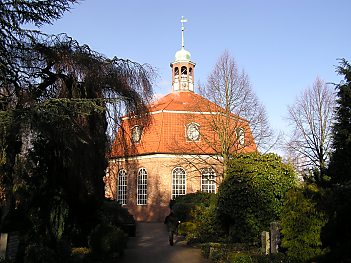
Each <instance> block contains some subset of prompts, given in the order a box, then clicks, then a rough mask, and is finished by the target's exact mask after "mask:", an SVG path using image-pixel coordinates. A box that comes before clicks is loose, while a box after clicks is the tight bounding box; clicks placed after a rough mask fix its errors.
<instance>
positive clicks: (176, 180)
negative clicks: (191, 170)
mask: <svg viewBox="0 0 351 263" xmlns="http://www.w3.org/2000/svg"><path fill="white" fill-rule="evenodd" d="M180 195H186V172H185V170H184V169H183V168H182V167H175V168H174V169H173V170H172V200H174V199H175V198H176V197H177V196H180Z"/></svg>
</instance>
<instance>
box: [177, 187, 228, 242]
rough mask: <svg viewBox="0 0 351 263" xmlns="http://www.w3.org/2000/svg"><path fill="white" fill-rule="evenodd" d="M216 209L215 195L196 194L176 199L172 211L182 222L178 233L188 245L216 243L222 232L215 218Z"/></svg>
mask: <svg viewBox="0 0 351 263" xmlns="http://www.w3.org/2000/svg"><path fill="white" fill-rule="evenodd" d="M216 207H217V196H216V195H215V194H210V193H202V192H197V193H192V194H187V195H184V196H179V197H177V198H176V200H175V201H174V205H173V207H172V210H173V212H174V213H175V215H176V216H177V218H178V219H179V220H180V221H181V222H182V223H181V224H180V226H179V233H180V234H183V235H185V236H186V239H187V241H188V242H190V243H191V242H200V243H201V242H209V241H218V240H219V239H220V238H222V237H223V231H222V229H221V227H220V224H219V222H218V220H217V217H216Z"/></svg>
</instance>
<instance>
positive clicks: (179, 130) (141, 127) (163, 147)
mask: <svg viewBox="0 0 351 263" xmlns="http://www.w3.org/2000/svg"><path fill="white" fill-rule="evenodd" d="M181 22H182V46H181V49H180V50H179V51H177V52H176V54H175V59H174V61H173V62H172V63H171V64H170V66H171V74H172V92H171V93H169V94H167V95H166V96H164V97H162V98H160V99H159V100H157V101H155V102H153V103H151V104H150V105H148V109H149V112H148V116H149V119H150V121H149V122H148V124H145V121H144V120H143V119H142V118H141V117H139V116H128V117H122V120H121V126H120V128H119V130H118V132H117V135H116V139H115V141H114V143H113V146H112V150H111V153H110V156H109V165H108V170H107V174H106V177H105V195H106V197H107V198H110V199H114V200H116V201H117V202H120V203H121V204H122V206H124V207H126V208H127V209H128V210H129V212H130V213H131V214H132V215H133V216H134V218H135V219H136V220H137V221H163V220H164V218H165V216H166V215H167V214H168V213H169V202H170V200H172V199H174V198H176V197H177V196H180V195H185V194H188V193H194V192H197V191H202V192H216V191H217V188H218V185H219V183H220V182H221V179H222V177H221V175H222V174H223V158H222V155H221V152H222V147H223V145H222V143H223V140H222V139H221V136H222V134H221V132H219V130H218V127H219V126H223V125H224V124H225V123H226V124H227V125H228V124H229V126H228V127H230V128H229V129H228V130H230V129H231V128H232V129H233V130H235V132H233V133H228V136H233V137H235V138H233V141H234V142H235V143H233V145H232V146H231V147H232V152H233V153H236V152H252V151H256V150H257V149H256V145H255V142H254V140H253V136H252V133H251V130H250V127H249V123H248V121H246V120H245V119H243V118H241V117H240V116H237V115H235V114H234V113H230V114H225V110H224V109H223V108H221V107H220V106H218V105H216V104H214V103H212V102H211V101H209V100H208V99H206V98H204V97H202V96H200V95H199V94H197V93H196V92H195V89H194V73H195V63H194V62H193V61H191V56H190V52H188V51H187V50H185V48H184V24H183V22H185V21H184V20H183V19H182V21H181ZM222 128H223V127H222ZM221 141H222V143H221ZM233 156H234V157H233V158H235V155H233Z"/></svg>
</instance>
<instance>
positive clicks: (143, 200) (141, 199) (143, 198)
mask: <svg viewBox="0 0 351 263" xmlns="http://www.w3.org/2000/svg"><path fill="white" fill-rule="evenodd" d="M137 204H138V205H146V204H147V172H146V169H145V168H141V169H139V171H138V177H137Z"/></svg>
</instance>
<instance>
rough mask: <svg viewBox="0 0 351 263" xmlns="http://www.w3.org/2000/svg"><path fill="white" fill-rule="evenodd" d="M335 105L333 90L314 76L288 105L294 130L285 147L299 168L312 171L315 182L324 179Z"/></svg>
mask: <svg viewBox="0 0 351 263" xmlns="http://www.w3.org/2000/svg"><path fill="white" fill-rule="evenodd" d="M334 107H335V97H334V93H333V90H332V89H331V88H330V87H329V86H328V85H327V84H326V83H324V82H323V81H322V80H321V79H319V78H317V79H316V80H315V82H314V84H313V86H312V87H310V88H307V89H306V90H305V91H304V92H303V93H302V94H301V95H300V97H298V98H297V99H296V101H295V103H294V104H293V105H292V106H290V107H289V108H288V110H289V122H290V125H291V126H292V127H293V131H292V135H291V138H290V139H289V141H288V142H287V144H286V148H287V150H288V151H290V153H291V154H292V155H293V156H295V158H296V159H297V160H298V162H299V163H298V170H303V171H306V170H307V171H308V172H307V174H308V173H309V172H310V173H311V172H312V173H314V180H315V181H316V182H317V183H322V182H323V181H325V180H327V178H326V169H327V165H328V162H329V157H330V154H331V151H332V145H331V143H332V140H331V136H332V122H333V120H334ZM314 169H316V170H317V172H314V171H313V170H314Z"/></svg>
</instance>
